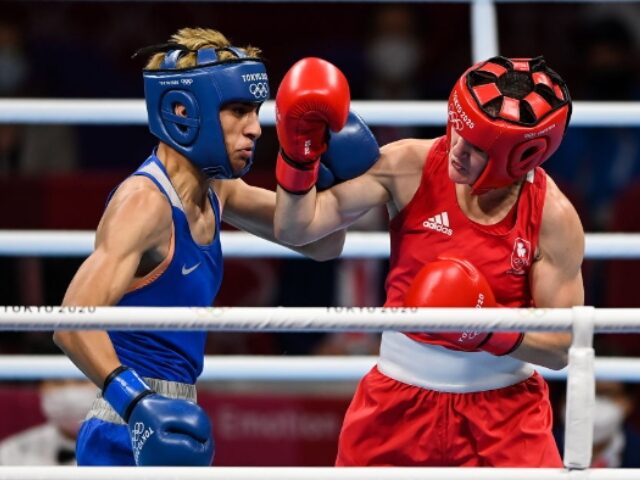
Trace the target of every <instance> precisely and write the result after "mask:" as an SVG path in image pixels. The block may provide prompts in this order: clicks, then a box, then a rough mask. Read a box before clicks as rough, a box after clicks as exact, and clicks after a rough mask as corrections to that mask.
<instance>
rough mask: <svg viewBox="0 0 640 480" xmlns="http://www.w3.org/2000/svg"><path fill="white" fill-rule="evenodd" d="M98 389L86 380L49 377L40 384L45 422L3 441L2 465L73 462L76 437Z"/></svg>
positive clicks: (0, 456) (1, 451)
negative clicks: (52, 378) (53, 378)
mask: <svg viewBox="0 0 640 480" xmlns="http://www.w3.org/2000/svg"><path fill="white" fill-rule="evenodd" d="M95 398H96V388H95V386H94V385H92V384H91V383H90V382H88V381H84V380H47V381H44V382H42V384H41V386H40V408H41V410H42V414H43V415H44V417H45V419H46V423H43V424H41V425H37V426H35V427H32V428H29V429H27V430H24V431H22V432H19V433H17V434H15V435H12V436H10V437H8V438H6V439H4V440H3V441H2V442H0V465H74V464H75V458H76V457H75V446H76V437H77V435H78V430H79V429H80V424H81V423H82V421H83V420H84V417H85V416H86V414H87V412H88V411H89V409H90V408H91V404H92V403H93V401H94V400H95Z"/></svg>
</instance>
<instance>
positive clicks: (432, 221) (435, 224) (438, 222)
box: [422, 212, 453, 236]
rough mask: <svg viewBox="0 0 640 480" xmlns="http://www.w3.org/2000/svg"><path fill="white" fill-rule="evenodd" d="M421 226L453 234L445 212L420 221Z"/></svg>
mask: <svg viewBox="0 0 640 480" xmlns="http://www.w3.org/2000/svg"><path fill="white" fill-rule="evenodd" d="M422 226H423V227H425V228H429V229H431V230H435V231H436V232H440V233H444V234H445V235H449V236H451V235H453V230H452V229H451V228H449V214H448V213H447V212H442V213H440V214H438V215H436V216H435V217H431V218H429V219H427V220H426V221H424V222H422Z"/></svg>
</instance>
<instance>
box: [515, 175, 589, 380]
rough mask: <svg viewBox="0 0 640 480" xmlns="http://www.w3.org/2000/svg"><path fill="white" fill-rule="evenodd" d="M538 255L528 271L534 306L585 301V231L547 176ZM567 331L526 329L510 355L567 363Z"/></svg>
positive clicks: (551, 363)
mask: <svg viewBox="0 0 640 480" xmlns="http://www.w3.org/2000/svg"><path fill="white" fill-rule="evenodd" d="M539 249H540V258H539V260H538V261H536V262H535V263H534V264H533V267H532V269H531V273H530V282H531V292H532V295H533V300H534V302H535V305H536V307H540V308H546V307H548V308H563V307H573V306H577V305H583V304H584V285H583V282H582V272H581V269H580V268H581V266H582V260H583V258H584V231H583V229H582V224H581V223H580V219H579V218H578V214H577V213H576V211H575V209H574V208H573V206H572V205H571V203H570V202H569V200H567V198H566V197H565V196H564V195H563V194H562V193H561V192H560V190H559V189H558V187H557V186H556V185H555V184H554V183H553V181H551V180H550V179H549V180H548V187H547V196H546V199H545V206H544V211H543V216H542V228H541V230H540V241H539ZM570 345H571V334H570V333H546V332H528V333H526V335H525V336H524V340H523V342H522V344H521V346H520V347H519V348H518V349H517V350H516V351H515V352H514V353H513V354H512V356H514V357H516V358H519V359H521V360H525V361H528V362H532V363H535V364H538V365H542V366H545V367H548V368H553V369H560V368H563V367H565V366H566V364H567V353H568V350H569V347H570Z"/></svg>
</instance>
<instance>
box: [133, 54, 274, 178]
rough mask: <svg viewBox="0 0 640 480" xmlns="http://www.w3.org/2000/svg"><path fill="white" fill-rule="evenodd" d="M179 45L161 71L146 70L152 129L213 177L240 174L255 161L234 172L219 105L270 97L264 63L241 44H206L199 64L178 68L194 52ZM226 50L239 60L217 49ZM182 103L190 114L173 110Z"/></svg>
mask: <svg viewBox="0 0 640 480" xmlns="http://www.w3.org/2000/svg"><path fill="white" fill-rule="evenodd" d="M175 48H176V49H175V50H170V51H168V52H167V53H166V54H165V57H164V60H163V62H162V65H161V66H160V69H159V70H144V72H143V77H144V96H145V99H146V102H147V113H148V115H149V130H151V133H153V134H154V135H155V136H156V137H158V139H159V140H161V141H162V142H164V143H166V144H167V145H169V146H170V147H171V148H173V149H175V150H176V151H178V152H180V153H181V154H182V155H184V156H185V157H187V158H188V159H189V160H190V161H191V162H192V163H193V164H195V165H196V166H198V167H199V168H200V169H201V170H202V171H203V172H204V174H205V175H206V176H207V177H208V178H238V177H241V176H242V175H244V174H245V173H247V171H248V170H249V168H251V163H252V160H250V161H249V162H248V163H247V165H246V167H245V168H244V169H243V170H242V171H241V172H238V173H234V172H233V169H232V168H231V163H230V161H229V156H228V154H227V149H226V147H225V143H224V133H223V131H222V125H220V109H221V108H222V106H223V105H225V104H228V103H231V102H242V103H254V104H261V103H262V102H264V101H265V100H266V99H268V98H269V79H268V78H267V71H266V69H265V66H264V64H263V63H262V62H261V61H260V60H259V59H257V58H252V57H247V55H246V53H245V52H244V51H243V50H241V49H239V48H237V47H222V48H217V49H216V48H203V49H200V50H198V51H197V52H196V59H197V61H196V65H197V66H195V67H192V68H186V69H177V63H178V59H179V58H180V57H181V56H182V55H184V54H185V53H188V52H191V50H189V49H186V48H185V47H183V46H182V45H178V44H176V45H175ZM223 50H226V51H230V52H233V53H234V54H235V55H236V57H237V58H234V59H231V60H224V61H221V60H219V58H218V52H220V51H223ZM178 103H179V104H181V105H184V107H185V108H186V116H185V117H181V116H178V115H176V114H175V113H174V108H175V105H176V104H178ZM252 158H253V157H252Z"/></svg>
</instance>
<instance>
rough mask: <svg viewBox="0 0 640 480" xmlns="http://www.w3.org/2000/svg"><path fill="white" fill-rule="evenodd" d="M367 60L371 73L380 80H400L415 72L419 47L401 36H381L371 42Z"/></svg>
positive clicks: (418, 58) (418, 57) (418, 59)
mask: <svg viewBox="0 0 640 480" xmlns="http://www.w3.org/2000/svg"><path fill="white" fill-rule="evenodd" d="M367 60H368V62H369V65H370V66H371V69H372V70H373V72H374V73H375V74H376V75H378V76H379V77H381V78H382V79H385V80H391V81H398V80H402V79H404V78H405V77H408V76H410V75H412V74H413V73H414V72H415V71H416V69H417V67H418V63H419V61H420V46H419V45H418V43H417V42H415V41H413V40H411V39H410V38H407V37H405V36H402V35H385V36H381V37H378V38H376V39H375V40H373V43H372V44H371V46H370V47H369V50H368V52H367Z"/></svg>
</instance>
